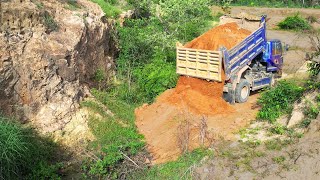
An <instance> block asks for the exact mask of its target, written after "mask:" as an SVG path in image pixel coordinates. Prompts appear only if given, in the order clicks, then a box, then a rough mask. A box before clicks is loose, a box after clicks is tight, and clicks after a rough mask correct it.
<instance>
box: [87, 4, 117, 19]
mask: <svg viewBox="0 0 320 180" xmlns="http://www.w3.org/2000/svg"><path fill="white" fill-rule="evenodd" d="M91 1H92V2H94V3H97V4H98V5H99V6H100V7H101V9H102V10H103V12H104V13H105V14H106V16H107V17H110V18H116V17H118V16H119V14H120V13H121V10H120V9H119V8H118V7H116V6H114V5H112V4H111V3H110V2H109V1H105V0H91Z"/></svg>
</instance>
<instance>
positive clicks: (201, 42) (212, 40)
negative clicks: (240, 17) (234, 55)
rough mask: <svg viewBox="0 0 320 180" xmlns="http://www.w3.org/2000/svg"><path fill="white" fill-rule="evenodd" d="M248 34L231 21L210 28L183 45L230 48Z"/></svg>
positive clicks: (208, 48) (213, 48) (200, 47)
mask: <svg viewBox="0 0 320 180" xmlns="http://www.w3.org/2000/svg"><path fill="white" fill-rule="evenodd" d="M250 34H251V32H250V31H248V30H246V29H242V28H240V27H239V26H238V25H237V23H235V22H232V23H227V24H223V25H220V26H217V27H215V28H212V29H211V30H209V31H207V32H206V33H204V34H202V35H201V36H199V37H198V38H196V39H194V40H192V41H191V42H189V43H187V44H186V45H185V46H184V47H186V48H194V49H203V50H219V48H220V47H222V46H224V47H226V48H227V49H231V48H232V47H233V46H235V45H237V44H238V43H239V42H241V41H242V40H243V39H244V38H246V37H247V36H249V35H250Z"/></svg>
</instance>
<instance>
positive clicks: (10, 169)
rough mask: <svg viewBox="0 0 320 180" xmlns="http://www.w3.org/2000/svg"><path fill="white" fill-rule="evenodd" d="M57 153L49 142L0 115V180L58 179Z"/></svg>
mask: <svg viewBox="0 0 320 180" xmlns="http://www.w3.org/2000/svg"><path fill="white" fill-rule="evenodd" d="M57 150H58V147H57V145H56V144H55V143H53V142H52V141H51V140H50V139H49V138H44V137H40V136H38V135H37V134H36V133H35V132H34V131H33V130H32V129H30V128H24V127H22V126H21V125H20V124H19V123H17V122H14V120H13V119H10V118H6V117H3V116H1V115H0V179H22V178H23V179H59V178H60V177H59V174H58V170H59V169H60V168H61V167H62V164H59V163H54V158H55V155H54V152H55V151H57Z"/></svg>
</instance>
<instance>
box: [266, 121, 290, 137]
mask: <svg viewBox="0 0 320 180" xmlns="http://www.w3.org/2000/svg"><path fill="white" fill-rule="evenodd" d="M269 131H270V132H271V133H273V134H279V135H284V134H285V133H286V132H287V127H286V126H283V125H281V124H278V123H276V124H274V125H273V126H272V127H271V128H270V129H269Z"/></svg>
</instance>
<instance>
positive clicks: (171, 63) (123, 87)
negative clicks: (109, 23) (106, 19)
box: [112, 0, 213, 103]
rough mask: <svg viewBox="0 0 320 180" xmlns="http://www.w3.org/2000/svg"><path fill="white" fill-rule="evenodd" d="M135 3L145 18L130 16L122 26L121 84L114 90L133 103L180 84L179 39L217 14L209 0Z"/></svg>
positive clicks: (193, 34) (196, 32)
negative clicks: (178, 65) (177, 56)
mask: <svg viewBox="0 0 320 180" xmlns="http://www.w3.org/2000/svg"><path fill="white" fill-rule="evenodd" d="M129 2H131V1H129ZM131 3H132V4H131V5H132V6H134V7H138V9H137V14H136V16H137V17H141V18H137V19H132V20H126V21H125V22H124V26H123V27H119V28H118V32H119V41H120V54H119V58H118V59H117V70H118V74H117V76H118V77H119V80H120V85H117V86H116V87H114V88H113V91H112V92H113V93H114V94H115V95H116V96H119V97H120V98H121V99H123V100H125V101H127V102H130V103H139V102H150V101H152V100H153V99H154V98H155V97H156V96H157V95H158V94H160V93H162V92H163V91H164V90H166V89H168V88H172V87H174V86H175V84H176V80H177V75H176V73H175V46H176V42H177V41H181V42H183V43H185V42H187V41H190V40H192V39H193V38H195V37H197V36H198V35H200V34H201V33H203V32H204V31H205V30H207V29H208V27H210V23H211V21H212V20H213V18H212V17H211V15H210V14H211V12H210V9H209V8H208V7H209V6H208V5H209V4H208V2H207V1H206V0H198V1H194V0H188V1H177V0H168V1H166V2H165V3H163V2H159V3H155V2H149V3H145V2H144V1H142V2H136V1H132V2H131ZM139 13H140V14H139Z"/></svg>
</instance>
